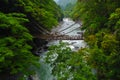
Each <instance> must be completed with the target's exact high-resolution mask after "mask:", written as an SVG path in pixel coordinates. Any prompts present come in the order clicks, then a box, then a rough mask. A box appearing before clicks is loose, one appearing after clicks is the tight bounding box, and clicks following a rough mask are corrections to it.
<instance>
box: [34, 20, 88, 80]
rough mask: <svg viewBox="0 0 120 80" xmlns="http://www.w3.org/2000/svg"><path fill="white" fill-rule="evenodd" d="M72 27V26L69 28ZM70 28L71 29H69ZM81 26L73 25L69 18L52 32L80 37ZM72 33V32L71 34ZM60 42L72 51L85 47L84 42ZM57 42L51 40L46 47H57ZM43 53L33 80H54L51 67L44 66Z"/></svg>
mask: <svg viewBox="0 0 120 80" xmlns="http://www.w3.org/2000/svg"><path fill="white" fill-rule="evenodd" d="M71 25H72V26H71ZM70 26H71V27H70ZM80 27H81V24H80V23H75V22H74V21H73V20H71V19H70V18H64V19H63V22H62V23H61V24H59V25H58V27H57V28H54V29H52V32H59V34H65V33H67V35H70V36H71V35H80V34H79V32H83V31H82V30H80ZM71 31H72V32H71ZM62 42H67V43H68V44H69V47H70V48H71V49H72V50H73V51H77V50H79V49H80V48H83V47H86V43H85V42H84V40H62ZM58 44H59V40H52V41H49V42H48V44H47V45H46V46H51V45H58ZM44 53H45V52H43V55H41V58H40V68H39V70H38V69H37V70H36V71H37V74H36V75H35V77H34V79H33V80H55V79H54V76H53V75H52V74H51V69H52V68H51V67H50V65H49V64H46V63H45V61H44V59H43V58H44V56H45V55H44Z"/></svg>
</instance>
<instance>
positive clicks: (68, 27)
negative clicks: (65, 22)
mask: <svg viewBox="0 0 120 80" xmlns="http://www.w3.org/2000/svg"><path fill="white" fill-rule="evenodd" d="M75 24H76V23H74V24H72V25H70V26H69V27H67V28H65V29H63V30H60V31H59V32H58V33H60V32H62V31H65V30H67V29H69V28H71V27H72V26H74V25H75Z"/></svg>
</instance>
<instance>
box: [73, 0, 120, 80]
mask: <svg viewBox="0 0 120 80" xmlns="http://www.w3.org/2000/svg"><path fill="white" fill-rule="evenodd" d="M73 14H74V15H73V18H74V19H77V20H79V19H80V20H82V22H83V26H82V28H83V29H85V30H86V31H85V35H84V36H85V41H86V42H87V43H88V45H89V49H88V53H90V54H89V56H88V62H89V65H90V66H92V67H93V68H94V69H96V71H97V78H98V80H119V79H120V72H119V71H120V68H119V67H120V51H119V49H120V37H119V36H120V1H119V0H115V1H114V0H78V3H77V6H76V7H75V10H74V12H73Z"/></svg>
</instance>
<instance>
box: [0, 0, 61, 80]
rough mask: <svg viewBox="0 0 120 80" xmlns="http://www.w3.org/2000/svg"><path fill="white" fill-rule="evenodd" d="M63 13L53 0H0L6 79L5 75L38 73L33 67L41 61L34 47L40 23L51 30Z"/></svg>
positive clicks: (0, 63)
mask: <svg viewBox="0 0 120 80" xmlns="http://www.w3.org/2000/svg"><path fill="white" fill-rule="evenodd" d="M62 16H63V15H62V12H61V9H60V7H59V6H57V4H56V3H55V2H54V1H53V0H0V77H1V79H3V80H6V78H7V77H4V75H6V76H7V75H8V76H11V75H16V74H17V75H19V74H20V75H21V76H20V78H24V75H27V76H28V75H31V74H32V73H34V70H33V69H31V67H33V66H34V67H37V66H38V65H39V57H36V56H35V55H33V53H32V51H31V50H32V47H33V46H32V45H31V43H33V36H32V35H33V34H36V33H37V34H41V33H42V31H41V32H39V31H40V27H42V28H45V29H47V30H50V29H51V28H53V26H56V25H57V24H58V22H59V21H60V20H61V19H62ZM36 28H37V30H36ZM8 78H9V77H8ZM7 80H8V79H7ZM17 80H18V79H17Z"/></svg>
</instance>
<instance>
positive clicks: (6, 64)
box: [0, 12, 38, 75]
mask: <svg viewBox="0 0 120 80" xmlns="http://www.w3.org/2000/svg"><path fill="white" fill-rule="evenodd" d="M26 22H28V19H26V18H25V15H23V14H20V13H10V14H4V13H1V12H0V64H1V65H0V73H7V74H18V73H22V74H25V75H29V74H31V71H32V72H34V71H33V70H32V69H30V68H29V66H33V65H34V66H35V65H36V66H37V62H38V58H37V57H35V56H34V55H33V54H32V53H31V51H30V50H31V49H32V47H31V46H30V45H29V44H28V42H29V41H31V40H32V36H31V35H30V34H29V31H28V29H27V28H25V27H24V26H23V24H24V23H26ZM28 65H29V66H28Z"/></svg>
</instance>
